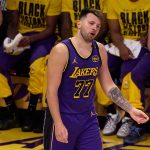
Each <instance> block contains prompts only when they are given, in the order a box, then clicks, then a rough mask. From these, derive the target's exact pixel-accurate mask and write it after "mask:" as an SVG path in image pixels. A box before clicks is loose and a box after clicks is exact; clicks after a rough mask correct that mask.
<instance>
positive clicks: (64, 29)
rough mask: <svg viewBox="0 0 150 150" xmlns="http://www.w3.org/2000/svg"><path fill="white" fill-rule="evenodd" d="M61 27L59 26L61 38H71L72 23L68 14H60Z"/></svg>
mask: <svg viewBox="0 0 150 150" xmlns="http://www.w3.org/2000/svg"><path fill="white" fill-rule="evenodd" d="M60 18H61V25H60V34H61V38H62V40H63V39H66V38H69V37H72V36H73V33H72V21H71V16H70V13H69V12H62V13H61V16H60Z"/></svg>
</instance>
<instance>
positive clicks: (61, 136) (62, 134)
mask: <svg viewBox="0 0 150 150" xmlns="http://www.w3.org/2000/svg"><path fill="white" fill-rule="evenodd" d="M55 136H56V139H57V141H59V142H62V143H68V131H67V129H66V127H65V126H64V124H63V123H57V124H55Z"/></svg>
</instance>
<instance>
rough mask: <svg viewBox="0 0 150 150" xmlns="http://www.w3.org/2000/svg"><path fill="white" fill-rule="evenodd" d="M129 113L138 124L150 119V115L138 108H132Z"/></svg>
mask: <svg viewBox="0 0 150 150" xmlns="http://www.w3.org/2000/svg"><path fill="white" fill-rule="evenodd" d="M129 114H130V116H131V117H132V119H133V120H135V121H136V122H137V123H138V124H141V123H146V122H147V121H148V120H149V117H148V116H147V115H146V114H145V113H144V112H143V111H141V110H139V109H136V108H132V109H131V111H130V112H129Z"/></svg>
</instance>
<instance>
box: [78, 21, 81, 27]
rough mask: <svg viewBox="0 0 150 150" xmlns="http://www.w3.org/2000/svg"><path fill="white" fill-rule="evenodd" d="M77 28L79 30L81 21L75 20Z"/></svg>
mask: <svg viewBox="0 0 150 150" xmlns="http://www.w3.org/2000/svg"><path fill="white" fill-rule="evenodd" d="M77 28H78V29H80V28H81V21H80V20H77Z"/></svg>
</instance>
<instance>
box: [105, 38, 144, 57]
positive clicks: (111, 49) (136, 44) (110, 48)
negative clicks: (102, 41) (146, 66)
mask: <svg viewBox="0 0 150 150" xmlns="http://www.w3.org/2000/svg"><path fill="white" fill-rule="evenodd" d="M124 44H125V45H126V46H127V47H128V48H129V49H130V50H131V52H132V54H133V59H135V58H137V57H138V55H139V53H140V50H141V47H142V45H141V43H140V41H135V40H130V39H124ZM105 48H106V50H107V52H108V53H110V54H112V55H115V56H118V57H119V56H120V53H119V49H118V48H117V47H116V46H115V45H114V44H113V43H110V44H107V45H105Z"/></svg>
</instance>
